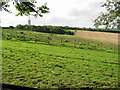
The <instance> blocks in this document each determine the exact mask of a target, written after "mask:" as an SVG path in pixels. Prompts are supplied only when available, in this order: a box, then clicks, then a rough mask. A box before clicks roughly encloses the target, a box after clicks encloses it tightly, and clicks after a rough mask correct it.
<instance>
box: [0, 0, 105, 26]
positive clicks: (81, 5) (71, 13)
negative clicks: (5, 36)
mask: <svg viewBox="0 0 120 90" xmlns="http://www.w3.org/2000/svg"><path fill="white" fill-rule="evenodd" d="M37 1H38V3H37V5H38V6H41V5H43V4H44V3H46V2H47V6H48V7H49V8H50V13H49V14H45V15H44V16H43V17H42V18H41V17H38V18H34V17H31V19H32V24H34V25H60V26H62V25H63V26H77V27H93V22H92V20H93V19H94V18H95V17H97V16H98V15H99V13H100V12H101V11H104V9H102V8H101V7H100V5H101V4H100V3H101V2H103V1H104V0H37ZM11 9H12V11H15V9H14V7H13V6H12V8H11ZM16 13H17V11H15V12H13V14H8V13H6V12H2V14H0V17H1V18H2V26H9V25H17V24H27V20H28V17H26V16H24V17H21V16H19V17H17V16H15V14H16Z"/></svg>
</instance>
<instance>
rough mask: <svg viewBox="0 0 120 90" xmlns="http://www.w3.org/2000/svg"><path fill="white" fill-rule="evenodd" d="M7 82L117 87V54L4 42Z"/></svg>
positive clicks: (73, 86) (77, 86)
mask: <svg viewBox="0 0 120 90" xmlns="http://www.w3.org/2000/svg"><path fill="white" fill-rule="evenodd" d="M2 63H3V67H2V68H3V76H2V77H3V82H4V83H8V84H15V85H22V86H28V87H35V88H81V87H92V88H115V87H117V84H118V81H117V79H118V78H117V76H118V73H117V72H118V67H117V66H118V57H117V54H113V53H106V52H98V51H91V50H84V49H76V48H74V49H73V48H67V47H57V46H51V45H43V44H35V43H34V44H30V43H25V42H21V41H6V40H5V41H3V61H2Z"/></svg>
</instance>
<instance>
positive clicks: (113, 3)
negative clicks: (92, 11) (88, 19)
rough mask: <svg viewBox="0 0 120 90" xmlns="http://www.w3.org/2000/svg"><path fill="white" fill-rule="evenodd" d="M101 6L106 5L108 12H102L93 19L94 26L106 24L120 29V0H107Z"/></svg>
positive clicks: (108, 26)
mask: <svg viewBox="0 0 120 90" xmlns="http://www.w3.org/2000/svg"><path fill="white" fill-rule="evenodd" d="M101 7H105V8H106V10H107V12H106V13H103V12H102V13H101V14H100V16H98V17H97V18H96V19H95V20H94V21H93V22H94V26H95V27H97V28H98V27H99V26H101V25H104V26H105V27H106V28H117V29H120V0H106V2H105V3H104V4H103V5H102V6H101Z"/></svg>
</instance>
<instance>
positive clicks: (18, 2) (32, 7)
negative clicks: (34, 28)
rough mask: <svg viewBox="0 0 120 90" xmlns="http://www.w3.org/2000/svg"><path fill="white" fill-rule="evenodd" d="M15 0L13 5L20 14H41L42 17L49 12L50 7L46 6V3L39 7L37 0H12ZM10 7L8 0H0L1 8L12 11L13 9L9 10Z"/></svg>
mask: <svg viewBox="0 0 120 90" xmlns="http://www.w3.org/2000/svg"><path fill="white" fill-rule="evenodd" d="M11 1H12V2H13V5H14V6H15V8H16V10H17V11H18V14H16V15H17V16H18V15H21V16H23V15H25V16H29V15H32V16H35V17H37V16H40V17H42V16H43V14H45V13H48V12H49V8H48V7H47V6H46V4H44V5H42V6H40V7H37V6H36V3H37V2H36V1H35V0H11ZM9 7H10V5H9V3H8V1H6V2H1V1H0V9H3V10H5V11H7V12H9V13H12V11H11V10H9V9H8V8H9Z"/></svg>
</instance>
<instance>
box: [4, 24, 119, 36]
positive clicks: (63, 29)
mask: <svg viewBox="0 0 120 90" xmlns="http://www.w3.org/2000/svg"><path fill="white" fill-rule="evenodd" d="M2 28H3V29H19V30H30V31H36V32H44V33H55V34H67V35H74V31H75V30H85V31H99V32H111V33H120V30H118V29H116V30H115V29H104V28H86V27H83V28H80V27H69V26H35V25H21V24H19V25H17V26H16V27H14V26H9V27H2ZM72 30H73V31H72Z"/></svg>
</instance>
